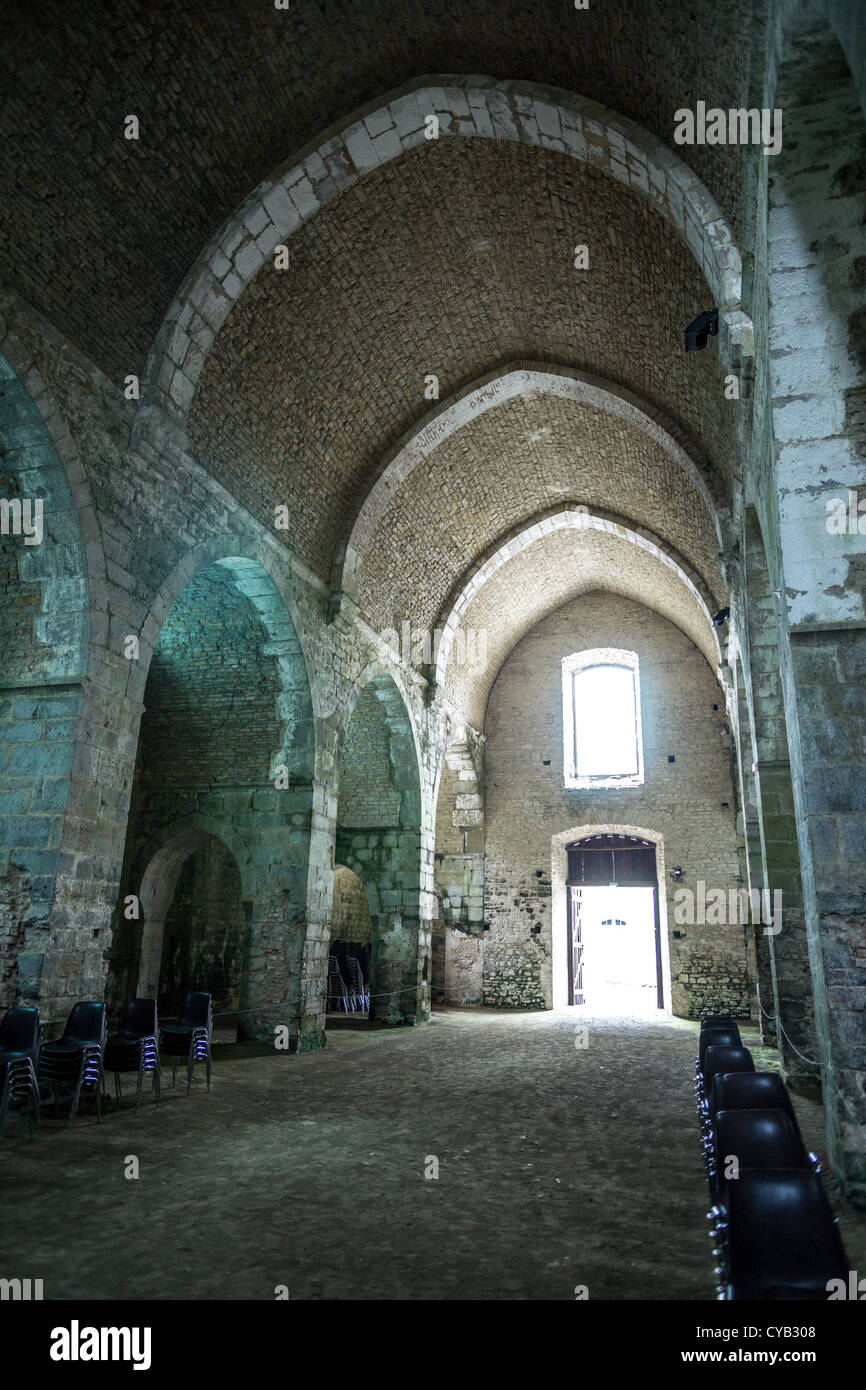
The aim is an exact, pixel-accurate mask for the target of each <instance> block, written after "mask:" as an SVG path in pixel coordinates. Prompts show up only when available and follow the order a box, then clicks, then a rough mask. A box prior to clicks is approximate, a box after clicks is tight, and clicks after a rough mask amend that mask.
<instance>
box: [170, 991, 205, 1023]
mask: <svg viewBox="0 0 866 1390" xmlns="http://www.w3.org/2000/svg"><path fill="white" fill-rule="evenodd" d="M212 997H213V996H212V995H210V994H205V993H203V992H201V991H198V992H195V993H193V994H188V995H187V996H186V998H185V999H184V1001H183V1007H182V1008H181V1011H180V1013H179V1014H178V1016H177V1021H178V1023H186V1024H188V1025H189V1026H190V1027H191V1028H208V1027H210V1021H211V1018H210V1006H211V999H212Z"/></svg>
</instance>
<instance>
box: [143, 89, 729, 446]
mask: <svg viewBox="0 0 866 1390" xmlns="http://www.w3.org/2000/svg"><path fill="white" fill-rule="evenodd" d="M428 114H432V115H435V116H436V117H437V119H438V121H439V132H440V134H441V135H444V136H446V137H449V138H450V137H453V136H460V137H463V138H481V139H492V140H507V141H514V142H519V143H524V144H529V145H536V146H539V147H541V148H544V149H549V150H556V151H558V152H560V153H561V154H564V155H567V156H570V157H572V158H574V159H578V160H581V161H582V162H584V163H587V164H591V165H593V166H594V167H596V168H600V169H602V170H603V171H605V172H607V173H608V174H609V175H610V177H612V178H615V179H618V180H619V181H620V182H622V183H624V184H626V185H627V186H629V187H630V188H632V189H633V190H634V191H635V192H636V193H638V194H639V195H641V196H642V197H644V198H646V199H647V201H648V202H649V203H650V204H651V206H652V207H653V208H655V209H656V210H657V211H658V212H659V213H660V214H661V215H662V216H663V217H665V218H666V219H667V221H668V223H669V224H670V226H671V229H672V231H673V232H674V233H675V235H676V236H677V237H678V238H680V239H681V240H682V241H684V242H685V244H686V245H687V246H688V248H689V250H690V251H691V253H692V255H693V256H694V257H695V259H696V261H697V263H698V265H699V266H700V267H701V270H702V272H703V274H704V276H705V278H706V280H707V282H708V284H709V286H710V289H711V291H712V293H713V296H714V298H715V300H716V303H717V304H718V307H719V309H720V311H721V315H722V319H723V326H725V327H726V328H727V329H728V334H727V337H726V339H725V342H726V343H727V344H729V345H730V346H732V347H734V346H736V349H737V350H741V349H742V347H743V345H744V344H746V350H747V351H751V348H750V346H748V340H749V339H750V337H751V324H750V323H749V321H748V320H747V319H746V317H745V315H744V314H743V313H742V310H741V308H740V298H741V281H742V266H741V260H740V254H739V251H738V250H737V247H736V246H735V244H734V241H733V237H732V234H731V231H730V228H729V226H728V224H727V222H726V220H725V218H724V216H723V214H722V211H721V209H720V207H719V205H718V204H717V202H716V201H715V199H714V198H713V197H712V195H711V194H710V193H709V191H708V190H707V189H706V188H705V187H704V186H703V184H701V182H700V181H699V180H698V179H697V177H696V176H695V175H694V174H693V173H692V171H691V169H689V167H688V166H687V165H686V164H684V163H683V161H682V160H680V159H679V158H678V157H677V156H676V155H675V154H674V153H673V152H672V151H671V150H670V149H668V148H667V146H665V145H663V144H662V143H661V142H660V141H659V140H657V139H656V137H655V136H652V135H650V134H649V132H647V131H646V130H644V129H643V128H642V127H640V126H638V125H637V124H635V122H633V121H630V120H629V119H628V118H626V117H624V116H621V115H619V114H618V113H616V112H613V111H609V110H607V109H606V108H605V107H603V106H601V105H599V104H598V103H597V102H591V101H587V100H585V99H583V98H581V97H577V96H574V95H572V94H570V93H568V92H563V91H560V90H555V89H550V88H546V87H538V86H536V85H534V84H531V83H524V82H513V81H508V82H497V81H496V80H495V79H494V78H491V77H451V78H445V77H422V78H419V79H416V80H415V81H414V82H411V83H409V84H407V86H406V87H404V88H401V89H399V90H398V91H396V92H391V93H389V94H388V95H387V96H386V97H384V98H379V99H377V100H374V101H372V102H370V103H369V104H368V105H367V106H365V107H363V108H362V109H361V110H359V111H355V112H353V113H352V115H350V116H349V117H348V118H347V119H346V120H345V121H344V122H341V123H340V125H339V126H338V127H336V128H333V127H332V129H331V130H329V131H327V132H325V133H324V135H323V136H321V137H319V138H318V139H317V140H315V141H313V142H312V143H311V144H310V145H309V146H307V147H306V148H305V149H304V150H302V151H301V152H300V153H299V154H298V155H297V156H295V157H294V158H293V159H291V160H289V161H288V162H287V163H286V164H284V165H281V166H280V167H279V168H277V169H275V170H274V171H273V172H272V173H271V175H270V176H269V177H268V178H267V179H266V180H265V181H264V182H263V183H261V184H260V185H259V186H258V188H257V189H255V191H254V192H253V193H252V194H251V195H250V197H249V198H248V199H247V200H246V201H245V203H244V204H243V205H242V206H241V207H240V208H238V209H237V211H236V212H235V213H233V214H232V216H231V217H230V218H229V219H228V221H227V222H225V223H224V224H223V226H222V227H221V228H220V230H219V231H218V232H217V233H216V235H215V236H214V238H213V239H212V241H211V242H210V243H209V244H208V246H207V247H206V248H205V249H204V251H203V252H202V254H201V256H200V257H199V259H198V260H197V262H196V263H195V265H194V266H193V267H192V269H191V270H190V272H189V274H188V275H187V277H186V279H185V280H184V282H183V284H182V285H181V287H180V289H179V291H178V294H177V296H176V297H175V299H174V301H173V303H172V305H171V306H170V308H169V310H168V313H167V314H166V317H165V319H164V321H163V323H162V326H161V327H160V329H159V332H158V333H157V336H156V339H155V341H154V344H153V347H152V349H151V352H150V356H149V359H148V364H147V369H146V372H145V377H144V390H143V396H142V399H143V401H144V402H146V403H150V404H154V403H157V402H161V403H162V404H163V405H164V406H165V407H166V408H167V409H168V410H169V411H170V412H171V413H172V414H173V415H174V416H175V417H177V418H178V419H179V420H180V421H182V422H183V421H185V419H186V416H187V413H188V411H189V407H190V404H191V402H192V398H193V396H194V394H195V389H196V383H197V381H198V377H199V374H200V372H201V369H202V366H203V364H204V360H205V358H206V356H207V354H208V352H209V351H210V348H211V346H212V344H213V342H214V339H215V337H216V335H217V334H218V332H219V330H220V328H221V326H222V324H223V323H224V322H225V320H226V318H227V317H228V315H229V313H230V312H231V309H232V307H233V306H234V304H235V303H237V301H238V299H239V298H240V296H241V295H242V294H243V292H244V289H245V288H246V286H247V285H248V284H249V282H250V281H251V280H252V278H253V276H254V275H255V274H256V273H257V271H258V270H259V269H260V268H261V267H262V265H263V264H264V263H265V261H266V260H267V258H268V257H269V256H271V255H272V254H273V252H274V248H275V247H276V246H278V245H281V244H285V243H286V241H287V239H288V238H290V237H291V235H292V233H293V232H294V231H295V229H296V228H297V227H298V226H300V225H301V223H303V222H305V221H306V220H307V219H308V218H310V217H312V216H314V215H315V213H316V212H317V211H318V210H319V209H320V208H321V207H324V206H326V205H327V204H328V203H329V202H330V201H331V200H332V199H333V198H335V197H337V196H338V195H339V194H340V193H341V192H342V191H343V190H345V189H346V188H349V187H351V186H352V185H353V184H355V183H357V182H358V180H359V179H362V178H363V176H364V175H365V174H368V173H370V172H371V171H372V170H373V169H376V168H379V167H380V166H381V165H383V164H386V163H388V162H389V161H391V160H392V159H396V158H398V157H399V156H400V155H401V154H402V153H403V152H404V151H405V150H408V149H411V148H413V147H415V146H424V145H425V144H427V143H429V141H427V139H426V136H425V117H426V116H427V115H428Z"/></svg>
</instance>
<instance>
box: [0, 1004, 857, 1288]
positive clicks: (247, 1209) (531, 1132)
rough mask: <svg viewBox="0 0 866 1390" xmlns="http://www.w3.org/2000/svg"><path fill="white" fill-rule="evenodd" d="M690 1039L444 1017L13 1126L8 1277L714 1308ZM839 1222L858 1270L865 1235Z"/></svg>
mask: <svg viewBox="0 0 866 1390" xmlns="http://www.w3.org/2000/svg"><path fill="white" fill-rule="evenodd" d="M583 1024H585V1025H586V1026H587V1028H588V1046H587V1047H586V1048H585V1049H584V1048H580V1049H578V1048H576V1047H575V1045H574V1044H575V1028H576V1027H577V1026H581V1025H583ZM697 1031H698V1026H697V1024H693V1023H686V1022H684V1021H681V1020H676V1019H674V1020H671V1019H666V1018H664V1016H660V1015H653V1016H652V1017H651V1018H618V1019H604V1020H600V1019H595V1020H593V1019H589V1020H587V1019H581V1020H580V1024H578V1022H577V1019H576V1015H575V1012H574V1011H567V1010H563V1011H561V1012H557V1013H533V1014H514V1013H501V1012H496V1011H492V1010H465V1011H460V1010H446V1011H443V1012H441V1013H437V1014H435V1015H434V1018H433V1020H432V1022H431V1023H430V1024H429V1025H427V1026H425V1027H419V1028H415V1029H405V1030H376V1029H369V1028H364V1027H363V1026H362V1027H360V1028H357V1029H352V1028H348V1027H343V1028H334V1029H333V1030H330V1031H329V1035H328V1046H327V1048H325V1049H324V1050H323V1051H322V1052H318V1053H310V1054H306V1055H302V1056H300V1057H298V1056H293V1055H287V1054H285V1053H274V1052H269V1053H264V1052H263V1050H262V1049H256V1048H253V1047H250V1046H243V1045H236V1046H223V1047H218V1048H216V1049H215V1061H214V1079H213V1085H212V1089H211V1091H210V1094H208V1093H207V1092H206V1090H205V1087H204V1084H203V1082H201V1083H200V1082H198V1081H196V1082H195V1083H194V1086H193V1092H192V1094H191V1096H190V1097H189V1098H187V1096H186V1094H185V1087H180V1086H179V1087H178V1089H177V1091H173V1090H172V1089H171V1087H170V1086H167V1088H166V1090H165V1091H164V1102H163V1104H162V1105H161V1106H160V1107H159V1109H157V1108H156V1107H155V1106H153V1105H152V1104H148V1105H146V1106H143V1107H142V1111H141V1113H140V1115H139V1116H138V1117H136V1116H135V1114H134V1110H133V1109H132V1108H131V1102H130V1101H129V1100H127V1099H124V1102H123V1107H122V1109H121V1110H120V1112H118V1111H117V1110H116V1109H115V1108H114V1107H113V1106H112V1107H111V1108H110V1110H109V1113H108V1114H107V1115H106V1117H105V1118H104V1120H103V1123H102V1125H101V1126H100V1127H97V1126H96V1123H95V1120H94V1119H93V1117H92V1115H91V1113H90V1111H89V1109H88V1111H87V1112H86V1113H85V1114H84V1115H83V1117H82V1118H81V1119H80V1120H79V1121H78V1122H77V1123H76V1125H75V1127H74V1128H73V1129H72V1130H70V1129H67V1128H66V1127H65V1125H64V1124H63V1122H62V1120H52V1119H51V1117H50V1114H49V1115H47V1116H46V1119H45V1120H44V1122H43V1125H42V1128H41V1131H40V1133H39V1136H38V1137H37V1139H36V1140H35V1141H34V1142H33V1143H30V1142H28V1140H27V1138H26V1131H25V1128H24V1125H23V1122H22V1120H21V1118H20V1117H19V1116H12V1117H11V1118H10V1121H9V1123H8V1126H7V1131H6V1136H5V1137H4V1139H3V1140H2V1141H0V1184H2V1192H3V1203H2V1216H0V1223H2V1234H0V1249H2V1252H3V1254H2V1262H3V1268H2V1269H0V1276H5V1277H14V1276H19V1277H22V1278H26V1277H30V1278H42V1279H43V1280H44V1294H45V1297H46V1298H47V1299H48V1298H51V1299H71V1298H76V1297H80V1298H96V1299H99V1298H130V1299H136V1298H171V1299H183V1298H187V1299H219V1298H235V1299H273V1298H274V1291H275V1287H276V1286H277V1285H287V1286H288V1289H289V1295H290V1297H291V1298H292V1299H400V1298H411V1299H482V1300H487V1299H554V1300H558V1299H565V1300H571V1299H573V1298H574V1296H575V1286H576V1285H586V1287H587V1289H588V1293H589V1297H590V1298H591V1299H712V1297H713V1282H714V1281H713V1274H712V1263H713V1262H712V1259H711V1253H710V1248H709V1241H708V1240H707V1236H706V1222H705V1220H704V1213H705V1211H706V1208H707V1195H706V1187H705V1183H704V1177H703V1170H702V1164H701V1158H700V1151H699V1147H698V1135H697V1127H696V1120H695V1112H694V1103H693V1097H692V1069H693V1059H694V1055H695V1050H696V1042H697ZM165 1079H166V1081H170V1073H168V1075H167V1076H166V1078H165ZM110 1089H111V1088H110ZM798 1110H799V1111H800V1113H801V1116H802V1120H803V1124H804V1128H805V1131H806V1138H807V1141H808V1142H811V1143H813V1144H814V1146H815V1147H816V1148H818V1149H819V1151H820V1150H821V1148H822V1147H823V1135H822V1133H821V1125H820V1109H819V1107H817V1106H815V1105H812V1104H809V1103H808V1102H805V1101H800V1102H798ZM129 1155H135V1156H137V1158H138V1159H139V1167H140V1176H139V1178H138V1179H137V1180H130V1179H127V1178H126V1177H124V1168H125V1164H126V1159H127V1157H128V1156H129ZM430 1157H435V1159H437V1160H438V1168H439V1176H438V1178H436V1179H432V1178H425V1165H426V1166H427V1167H428V1169H429V1168H430V1167H431V1166H432V1165H431V1164H430ZM833 1195H834V1197H835V1199H836V1202H837V1210H838V1209H840V1208H839V1202H838V1193H836V1192H835V1189H833ZM841 1220H842V1230H843V1235H844V1236H845V1239H846V1241H847V1244H848V1252H849V1255H850V1257H851V1260H852V1265H853V1267H854V1268H866V1222H864V1220H863V1218H862V1217H855V1216H854V1215H853V1214H852V1213H850V1212H848V1211H847V1210H845V1209H844V1208H842V1209H841Z"/></svg>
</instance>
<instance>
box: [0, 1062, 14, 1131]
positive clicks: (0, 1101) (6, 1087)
mask: <svg viewBox="0 0 866 1390" xmlns="http://www.w3.org/2000/svg"><path fill="white" fill-rule="evenodd" d="M11 1089H12V1088H11V1085H10V1082H9V1063H8V1062H7V1064H6V1074H5V1076H4V1077H3V1094H2V1096H0V1139H2V1137H3V1126H4V1125H5V1123H6V1112H7V1110H8V1109H9V1094H10V1091H11Z"/></svg>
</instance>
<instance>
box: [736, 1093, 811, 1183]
mask: <svg viewBox="0 0 866 1390" xmlns="http://www.w3.org/2000/svg"><path fill="white" fill-rule="evenodd" d="M713 1150H714V1155H715V1160H716V1169H717V1174H718V1178H719V1181H720V1182H725V1181H726V1179H725V1175H724V1170H725V1167H726V1162H727V1160H729V1159H730V1158H735V1159H736V1161H737V1170H736V1171H737V1174H738V1175H739V1171H740V1170H741V1169H743V1168H808V1167H809V1156H808V1154H807V1153H806V1150H805V1147H804V1145H803V1140H802V1139H801V1138H800V1135H799V1134H798V1133H797V1131H796V1130H795V1128H794V1126H793V1125H792V1123H791V1120H790V1117H789V1116H788V1115H786V1114H785V1112H784V1110H720V1111H719V1112H718V1114H717V1115H716V1117H715V1122H714V1125H713Z"/></svg>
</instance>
